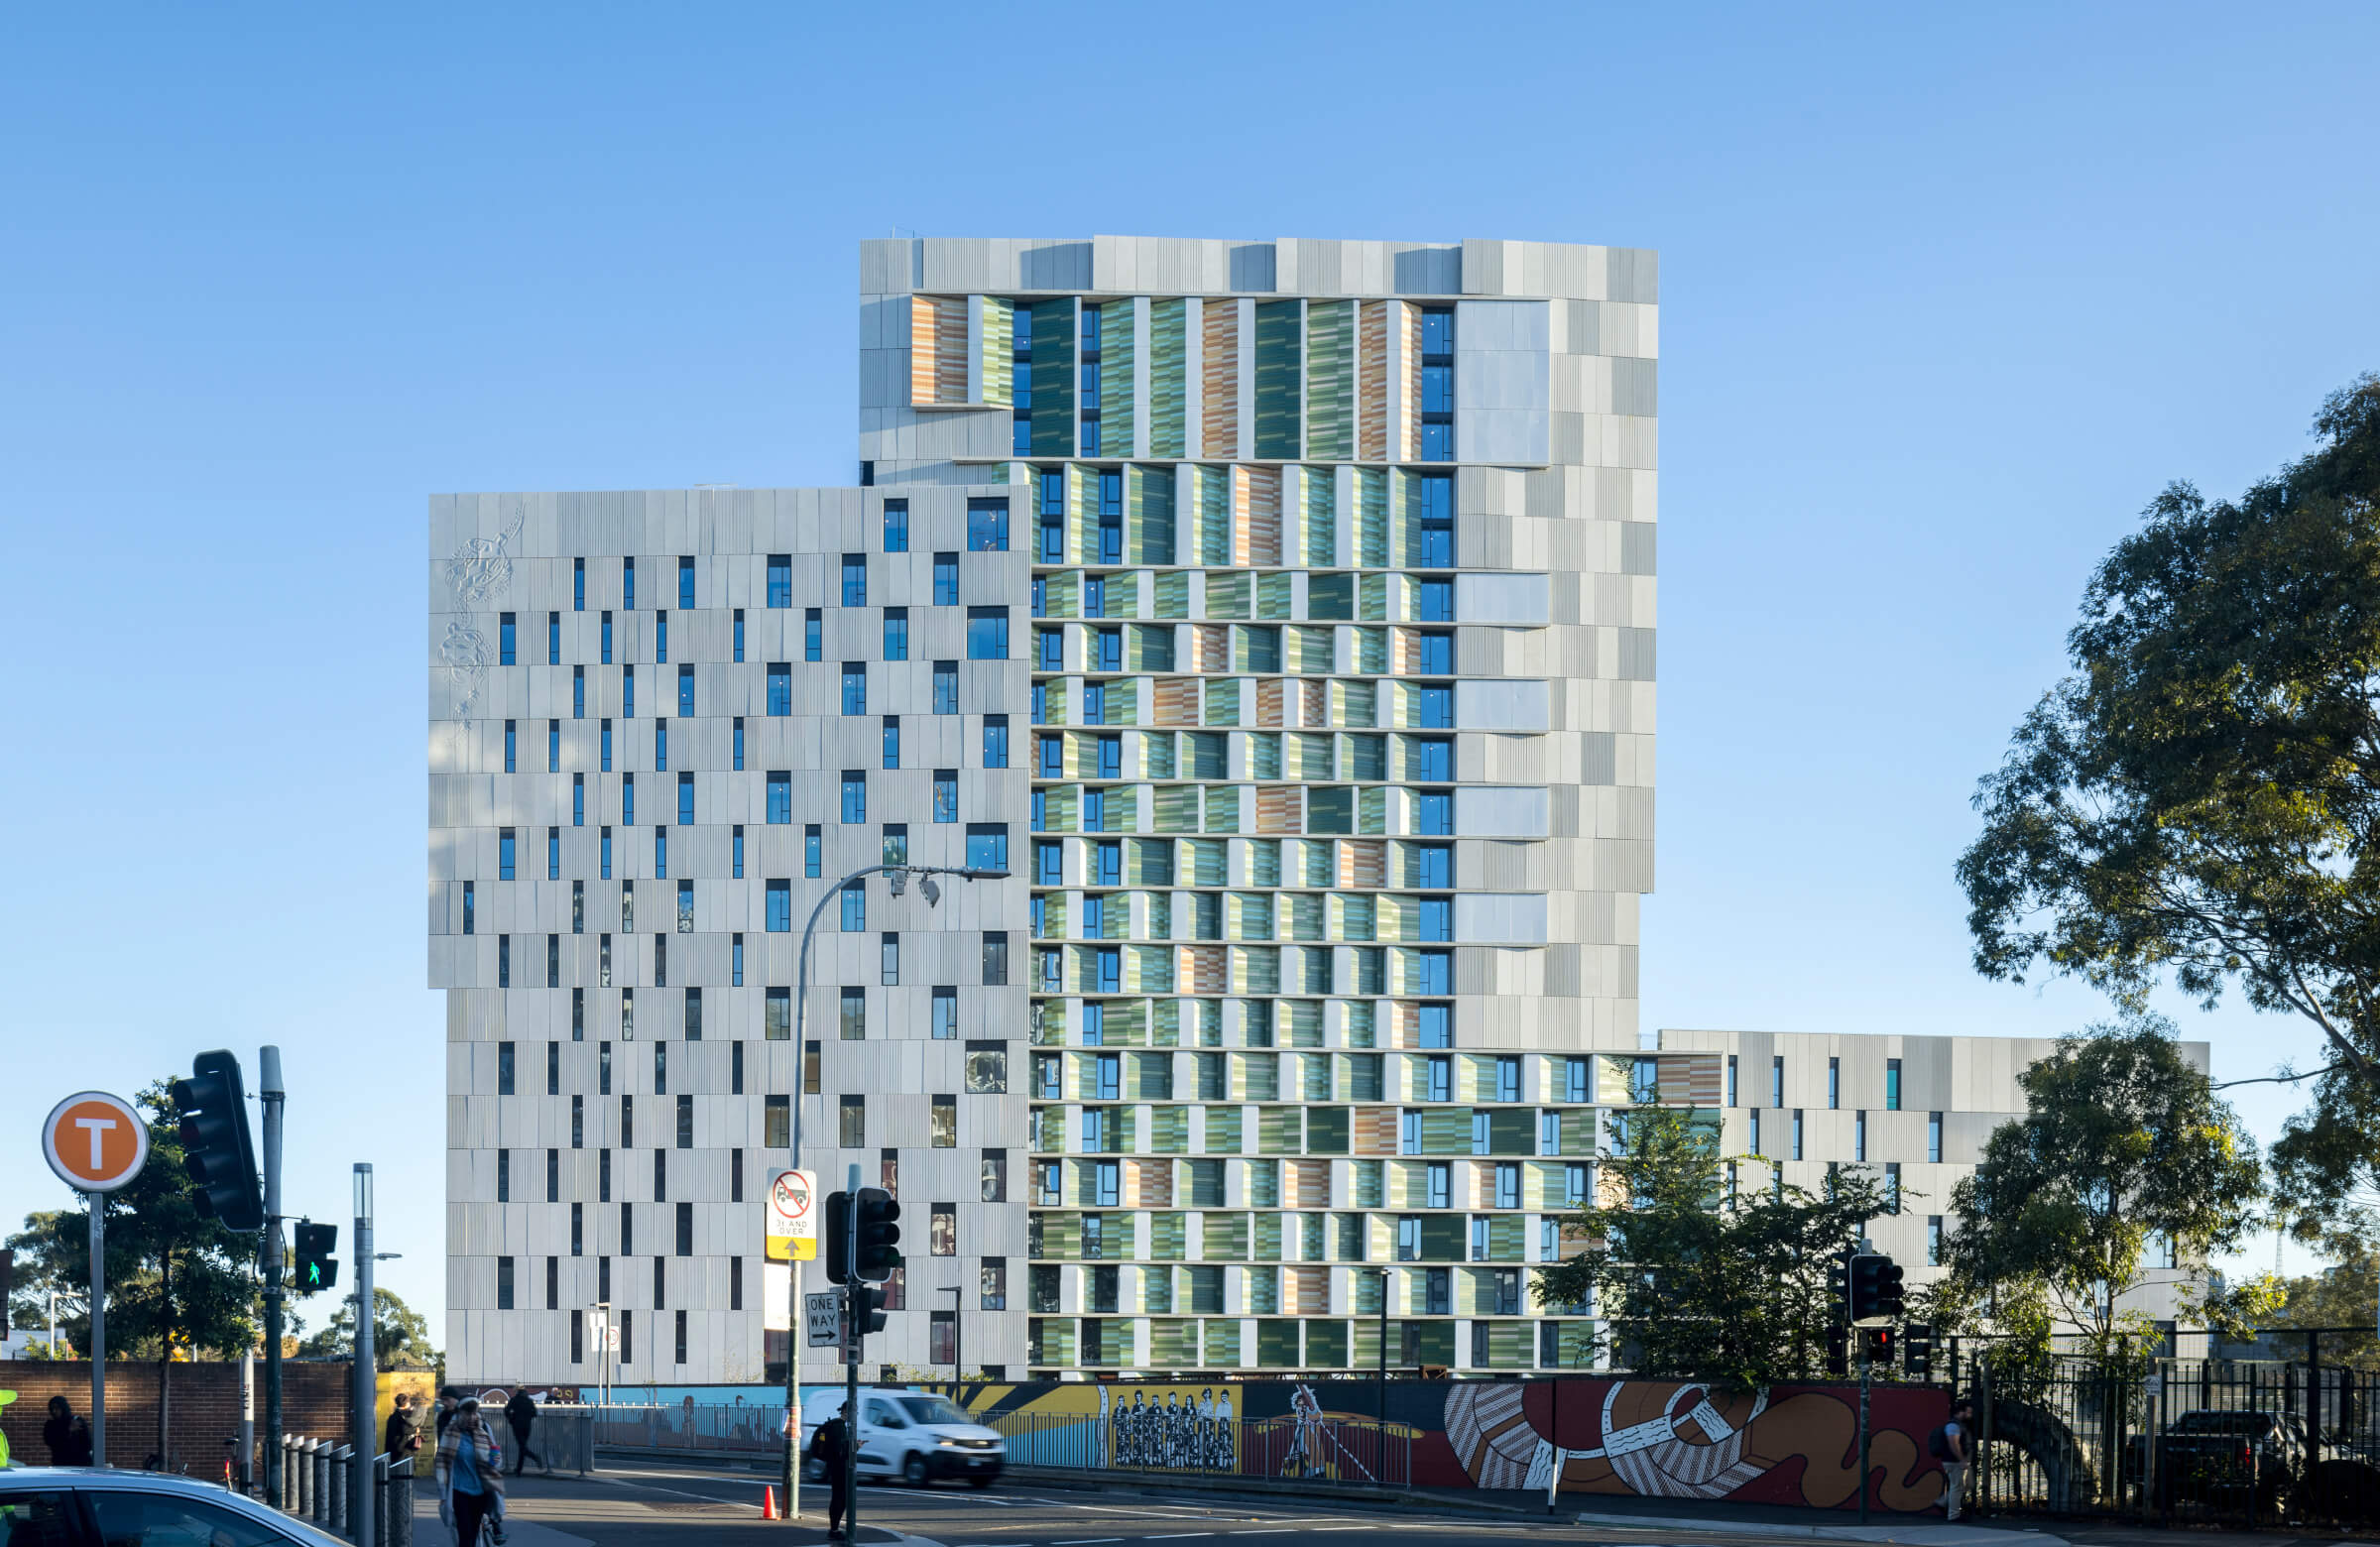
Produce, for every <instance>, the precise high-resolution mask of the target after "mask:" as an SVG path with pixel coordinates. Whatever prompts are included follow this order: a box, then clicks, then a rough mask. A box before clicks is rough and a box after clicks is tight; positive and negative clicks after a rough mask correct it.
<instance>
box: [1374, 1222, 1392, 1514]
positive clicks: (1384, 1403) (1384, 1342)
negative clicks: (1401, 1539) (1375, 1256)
mask: <svg viewBox="0 0 2380 1547" xmlns="http://www.w3.org/2000/svg"><path fill="white" fill-rule="evenodd" d="M1371 1271H1372V1272H1373V1273H1375V1274H1377V1275H1378V1277H1379V1280H1380V1380H1379V1392H1378V1409H1379V1412H1378V1416H1377V1417H1376V1418H1375V1419H1373V1421H1372V1430H1371V1445H1372V1450H1373V1452H1374V1454H1373V1456H1372V1464H1373V1466H1375V1467H1376V1468H1377V1469H1378V1471H1377V1472H1376V1473H1375V1474H1374V1476H1373V1478H1372V1481H1373V1482H1375V1483H1385V1482H1387V1481H1388V1269H1386V1268H1384V1267H1375V1268H1372V1269H1371Z"/></svg>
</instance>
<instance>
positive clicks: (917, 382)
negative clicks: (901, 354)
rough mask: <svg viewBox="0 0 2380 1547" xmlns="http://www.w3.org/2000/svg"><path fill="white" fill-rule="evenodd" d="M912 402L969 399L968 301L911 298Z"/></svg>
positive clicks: (910, 397)
mask: <svg viewBox="0 0 2380 1547" xmlns="http://www.w3.org/2000/svg"><path fill="white" fill-rule="evenodd" d="M909 401H910V402H911V403H921V404H922V403H965V402H966V401H967V302H966V300H965V298H964V297H960V298H952V297H934V296H912V297H909Z"/></svg>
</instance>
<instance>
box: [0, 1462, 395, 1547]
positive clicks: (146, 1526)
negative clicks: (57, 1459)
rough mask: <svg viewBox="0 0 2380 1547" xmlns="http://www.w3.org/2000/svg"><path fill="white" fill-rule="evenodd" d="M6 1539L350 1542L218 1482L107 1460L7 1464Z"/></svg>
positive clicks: (119, 1543) (0, 1524)
mask: <svg viewBox="0 0 2380 1547" xmlns="http://www.w3.org/2000/svg"><path fill="white" fill-rule="evenodd" d="M0 1547H351V1544H349V1543H346V1542H342V1541H341V1540H340V1539H339V1538H338V1537H335V1536H331V1535H327V1534H325V1533H324V1532H322V1531H319V1530H316V1529H315V1528H314V1527H313V1526H311V1525H308V1524H306V1523H305V1522H304V1521H302V1520H298V1519H297V1518H295V1517H293V1516H290V1515H286V1514H283V1513H282V1512H281V1511H280V1510H278V1509H274V1508H271V1507H270V1506H268V1505H265V1504H261V1503H258V1502H257V1501H256V1500H255V1499H253V1498H247V1497H244V1496H242V1495H241V1494H238V1493H234V1492H232V1491H230V1490H229V1489H228V1488H224V1487H217V1486H216V1485H214V1484H212V1483H201V1482H198V1481H197V1480H195V1479H193V1478H184V1477H176V1476H173V1475H171V1474H168V1473H162V1472H124V1471H118V1470H116V1469H113V1468H108V1467H11V1468H9V1469H8V1470H7V1471H5V1472H0Z"/></svg>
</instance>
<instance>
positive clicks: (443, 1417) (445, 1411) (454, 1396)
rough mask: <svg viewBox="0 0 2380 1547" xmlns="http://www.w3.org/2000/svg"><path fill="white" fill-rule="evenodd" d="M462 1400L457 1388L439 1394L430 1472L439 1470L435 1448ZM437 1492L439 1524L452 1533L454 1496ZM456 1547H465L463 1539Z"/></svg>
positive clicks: (458, 1539) (432, 1423) (433, 1416)
mask: <svg viewBox="0 0 2380 1547" xmlns="http://www.w3.org/2000/svg"><path fill="white" fill-rule="evenodd" d="M461 1400H462V1393H461V1392H459V1391H457V1390H455V1388H454V1387H452V1386H447V1387H445V1388H444V1389H443V1390H441V1391H439V1392H438V1406H437V1410H436V1411H435V1412H433V1413H432V1414H431V1415H430V1426H431V1427H430V1444H431V1446H432V1449H431V1451H430V1470H431V1471H433V1472H434V1471H436V1470H437V1451H436V1449H435V1447H436V1446H438V1445H440V1444H442V1443H444V1441H445V1439H446V1426H447V1425H448V1424H450V1423H452V1422H454V1409H455V1406H456V1404H457V1403H459V1402H460V1401H461ZM436 1491H437V1495H438V1524H440V1525H442V1526H444V1527H446V1529H447V1530H449V1531H451V1530H453V1529H454V1499H453V1496H452V1495H451V1494H450V1493H448V1492H447V1490H446V1489H445V1488H443V1487H441V1488H438V1489H437V1490H436ZM454 1547H463V1539H462V1538H461V1537H459V1536H458V1537H456V1538H455V1539H454Z"/></svg>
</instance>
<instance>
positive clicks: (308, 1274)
mask: <svg viewBox="0 0 2380 1547" xmlns="http://www.w3.org/2000/svg"><path fill="white" fill-rule="evenodd" d="M338 1249H339V1228H338V1227H337V1226H336V1225H316V1224H313V1223H311V1222H310V1221H306V1220H299V1221H298V1222H297V1275H296V1282H295V1284H294V1285H293V1287H294V1288H296V1289H297V1292H298V1293H299V1294H311V1293H313V1292H314V1291H315V1290H317V1289H327V1288H329V1287H330V1286H331V1285H332V1284H335V1283H337V1282H338V1281H339V1262H338V1258H336V1257H334V1256H332V1255H331V1253H332V1252H333V1251H336V1250H338Z"/></svg>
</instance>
